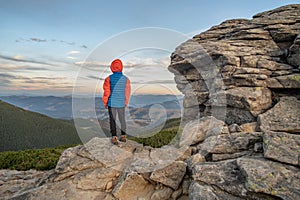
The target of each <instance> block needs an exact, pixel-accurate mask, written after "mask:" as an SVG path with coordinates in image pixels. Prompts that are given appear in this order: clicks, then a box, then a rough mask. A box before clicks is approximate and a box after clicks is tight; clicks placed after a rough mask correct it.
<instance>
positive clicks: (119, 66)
mask: <svg viewBox="0 0 300 200" xmlns="http://www.w3.org/2000/svg"><path fill="white" fill-rule="evenodd" d="M110 70H111V71H112V72H122V71H123V63H122V61H121V60H120V59H116V60H114V61H112V63H111V64H110Z"/></svg>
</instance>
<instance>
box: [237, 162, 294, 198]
mask: <svg viewBox="0 0 300 200" xmlns="http://www.w3.org/2000/svg"><path fill="white" fill-rule="evenodd" d="M237 164H238V166H239V168H240V169H241V171H242V172H243V174H244V176H245V177H246V184H245V186H246V188H247V190H249V191H252V192H257V193H264V194H268V195H272V196H277V197H280V198H282V199H287V200H294V199H300V192H299V188H300V170H299V168H297V167H293V166H289V165H285V164H281V163H278V162H273V161H269V160H266V159H263V158H238V159H237Z"/></svg>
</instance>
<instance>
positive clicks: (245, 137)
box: [199, 132, 262, 154]
mask: <svg viewBox="0 0 300 200" xmlns="http://www.w3.org/2000/svg"><path fill="white" fill-rule="evenodd" d="M261 141H262V133H261V132H253V133H244V132H238V133H231V134H222V135H217V136H211V137H209V138H207V139H206V140H205V141H204V142H203V143H201V144H200V145H199V149H200V151H202V152H207V153H214V154H233V153H237V152H242V151H247V150H252V149H253V148H254V144H255V143H257V142H261Z"/></svg>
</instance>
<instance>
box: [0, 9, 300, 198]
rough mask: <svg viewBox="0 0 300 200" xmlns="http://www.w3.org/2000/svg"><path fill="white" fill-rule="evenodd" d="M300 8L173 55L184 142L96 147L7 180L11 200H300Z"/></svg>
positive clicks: (222, 31) (7, 174)
mask: <svg viewBox="0 0 300 200" xmlns="http://www.w3.org/2000/svg"><path fill="white" fill-rule="evenodd" d="M299 45H300V5H299V4H298V5H288V6H284V7H281V8H277V9H275V10H271V11H267V12H263V13H260V14H257V15H255V16H254V18H253V19H252V20H245V19H243V20H241V19H240V20H228V21H225V22H224V23H222V24H220V25H218V26H214V27H212V28H211V29H210V30H208V31H206V32H204V33H201V34H199V35H196V36H195V37H194V38H193V39H191V40H189V41H187V42H185V43H183V44H182V45H180V46H179V47H178V48H177V49H176V50H175V52H174V53H173V54H172V56H171V59H172V61H171V65H170V66H169V69H170V71H172V72H174V74H175V80H176V83H177V86H178V89H179V90H180V91H182V93H183V94H184V95H185V99H184V107H185V110H184V119H185V123H186V126H185V127H184V129H183V132H182V134H181V135H180V136H181V137H180V139H179V140H178V141H177V142H175V144H173V145H168V146H165V147H163V148H160V149H155V148H151V147H143V146H142V145H140V144H138V143H135V142H132V141H129V142H127V143H126V144H120V145H119V146H114V145H112V144H111V143H110V141H109V139H104V138H102V139H101V138H94V139H93V140H91V141H89V142H88V143H87V144H85V145H84V146H77V147H74V148H70V149H67V150H66V151H64V153H63V155H62V156H61V158H60V160H59V163H58V165H57V167H56V169H55V170H51V171H47V172H37V171H28V172H17V171H10V170H2V171H0V196H1V198H4V199H106V200H114V199H120V200H123V199H124V200H125V199H151V200H154V199H159V200H163V199H180V200H184V199H195V200H198V199H205V200H210V199H226V200H227V199H233V200H239V199H253V200H258V199H286V200H296V199H300V191H299V188H300V163H299V162H300V159H299V158H300V100H299V99H300V79H299V77H300V68H299V65H300V49H299Z"/></svg>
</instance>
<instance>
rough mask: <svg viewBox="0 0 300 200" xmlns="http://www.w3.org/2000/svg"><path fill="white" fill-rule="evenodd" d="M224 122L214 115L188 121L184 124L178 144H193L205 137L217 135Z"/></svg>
mask: <svg viewBox="0 0 300 200" xmlns="http://www.w3.org/2000/svg"><path fill="white" fill-rule="evenodd" d="M223 126H225V123H224V122H223V121H221V120H217V119H216V118H214V117H203V118H201V119H200V120H195V121H191V122H189V123H188V124H187V125H185V127H184V129H183V132H182V137H181V142H180V145H181V146H184V145H188V146H190V145H193V144H197V143H200V142H203V141H204V140H205V139H206V138H207V137H209V136H212V135H219V134H221V132H222V129H223Z"/></svg>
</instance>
